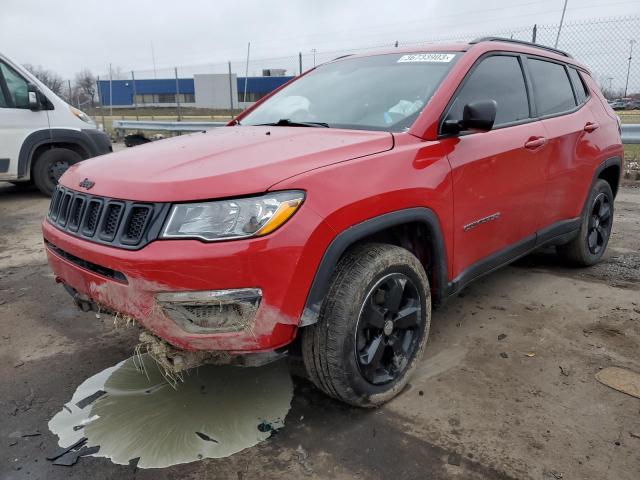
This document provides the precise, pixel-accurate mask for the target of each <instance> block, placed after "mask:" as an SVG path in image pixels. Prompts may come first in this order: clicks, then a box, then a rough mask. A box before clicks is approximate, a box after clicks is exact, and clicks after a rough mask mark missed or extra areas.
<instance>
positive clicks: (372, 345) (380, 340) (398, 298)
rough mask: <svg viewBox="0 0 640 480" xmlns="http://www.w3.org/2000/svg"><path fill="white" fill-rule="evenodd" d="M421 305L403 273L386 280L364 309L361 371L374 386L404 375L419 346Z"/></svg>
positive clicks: (359, 357) (373, 291)
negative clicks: (409, 360)
mask: <svg viewBox="0 0 640 480" xmlns="http://www.w3.org/2000/svg"><path fill="white" fill-rule="evenodd" d="M421 323H422V313H421V302H420V296H419V294H418V289H417V288H416V285H415V284H414V283H413V281H412V280H411V279H410V278H409V277H408V276H406V275H404V274H402V273H392V274H389V275H386V276H384V277H382V278H381V279H380V280H378V282H377V283H376V284H375V285H374V286H373V288H371V290H370V291H369V293H368V294H367V297H366V298H365V301H364V303H363V305H362V308H361V310H360V316H359V319H358V324H357V327H356V332H355V342H356V349H355V351H356V357H357V362H358V368H359V369H360V372H361V374H362V376H363V377H364V378H366V379H367V381H369V382H370V383H372V384H373V385H382V384H385V383H388V382H391V381H393V380H395V379H396V378H398V376H400V375H402V373H403V372H404V370H405V369H406V367H407V364H408V359H409V358H411V357H412V356H413V354H414V353H415V350H416V348H417V347H418V344H419V341H418V340H419V339H418V336H419V335H418V334H419V332H420V326H421Z"/></svg>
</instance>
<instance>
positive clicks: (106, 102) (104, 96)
mask: <svg viewBox="0 0 640 480" xmlns="http://www.w3.org/2000/svg"><path fill="white" fill-rule="evenodd" d="M264 73H266V74H267V75H268V76H262V77H237V76H236V75H233V74H232V75H231V78H230V77H229V75H228V74H200V75H198V74H196V75H194V76H193V78H179V79H177V80H176V79H175V78H154V79H141V80H137V79H136V80H135V84H134V81H133V80H113V81H109V80H100V81H99V82H98V89H99V97H100V103H101V105H103V106H106V107H108V106H111V105H112V106H113V107H114V108H117V107H133V106H139V107H173V106H176V105H177V102H178V101H179V102H180V105H182V106H185V107H196V108H216V109H228V108H231V106H232V105H231V99H233V108H244V107H246V106H247V105H248V104H251V103H253V102H255V101H257V100H259V99H260V98H262V97H263V96H265V95H266V94H268V93H270V92H272V91H273V90H275V89H276V88H278V87H280V86H281V85H283V84H284V83H286V82H288V81H289V80H291V79H292V78H293V77H288V76H284V75H281V74H280V73H281V72H280V71H276V70H266V71H265V72H264ZM274 74H275V75H274ZM245 80H246V82H245ZM245 83H246V97H245ZM112 97H113V101H112Z"/></svg>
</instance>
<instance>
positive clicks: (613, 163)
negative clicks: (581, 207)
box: [585, 156, 623, 202]
mask: <svg viewBox="0 0 640 480" xmlns="http://www.w3.org/2000/svg"><path fill="white" fill-rule="evenodd" d="M622 165H623V162H622V158H620V157H618V156H615V157H609V158H607V159H606V160H604V161H603V162H601V163H600V165H598V166H597V167H596V170H595V172H594V173H593V180H592V182H591V188H593V185H594V184H595V183H596V180H598V179H599V178H602V177H600V175H601V174H602V172H604V171H605V170H606V169H607V168H610V167H618V184H617V185H611V190H612V191H613V198H614V199H615V197H616V195H617V193H618V189H619V187H620V177H622V174H623V172H622ZM604 180H606V179H604ZM614 187H616V188H615V189H614ZM588 196H589V193H588V192H587V198H588ZM585 202H586V199H585Z"/></svg>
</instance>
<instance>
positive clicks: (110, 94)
mask: <svg viewBox="0 0 640 480" xmlns="http://www.w3.org/2000/svg"><path fill="white" fill-rule="evenodd" d="M109 116H110V117H112V116H113V71H112V70H111V64H109Z"/></svg>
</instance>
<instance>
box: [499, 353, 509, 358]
mask: <svg viewBox="0 0 640 480" xmlns="http://www.w3.org/2000/svg"><path fill="white" fill-rule="evenodd" d="M500 356H501V357H502V358H509V355H507V352H500Z"/></svg>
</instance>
